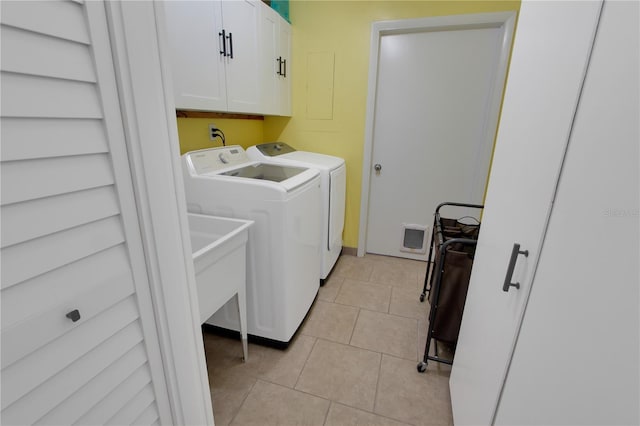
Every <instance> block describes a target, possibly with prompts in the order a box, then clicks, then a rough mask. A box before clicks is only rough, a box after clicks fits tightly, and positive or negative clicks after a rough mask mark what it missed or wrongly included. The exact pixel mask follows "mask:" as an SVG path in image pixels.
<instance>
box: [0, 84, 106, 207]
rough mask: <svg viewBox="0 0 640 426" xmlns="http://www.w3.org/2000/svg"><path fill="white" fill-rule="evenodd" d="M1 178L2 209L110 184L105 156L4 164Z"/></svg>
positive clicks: (0, 198)
mask: <svg viewBox="0 0 640 426" xmlns="http://www.w3.org/2000/svg"><path fill="white" fill-rule="evenodd" d="M3 84H4V83H3ZM3 143H4V141H3ZM0 176H1V177H2V193H1V194H0V203H1V204H2V205H7V204H12V203H18V202H21V201H28V200H34V199H37V198H43V197H49V196H52V195H58V194H65V193H67V192H74V191H80V190H83V189H89V188H96V187H99V186H106V185H111V184H113V171H112V169H111V164H110V163H109V157H108V155H106V154H96V155H78V156H74V157H61V158H47V159H41V160H28V161H10V162H5V163H3V164H2V170H0Z"/></svg>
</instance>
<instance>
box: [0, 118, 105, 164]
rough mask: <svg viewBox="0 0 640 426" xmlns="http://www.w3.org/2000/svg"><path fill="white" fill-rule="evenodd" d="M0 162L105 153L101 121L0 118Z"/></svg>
mask: <svg viewBox="0 0 640 426" xmlns="http://www.w3.org/2000/svg"><path fill="white" fill-rule="evenodd" d="M0 132H1V133H0V134H1V136H2V150H0V158H1V159H2V161H14V160H27V159H33V158H48V157H64V156H69V155H74V156H75V155H82V154H97V153H104V152H108V150H109V148H108V146H107V136H106V134H105V132H104V125H103V123H102V121H101V120H95V119H75V118H67V119H64V120H60V119H52V118H15V117H14V118H6V117H5V118H0Z"/></svg>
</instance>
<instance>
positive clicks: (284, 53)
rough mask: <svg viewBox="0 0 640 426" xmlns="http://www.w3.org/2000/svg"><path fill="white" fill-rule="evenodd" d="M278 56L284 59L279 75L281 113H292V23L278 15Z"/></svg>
mask: <svg viewBox="0 0 640 426" xmlns="http://www.w3.org/2000/svg"><path fill="white" fill-rule="evenodd" d="M278 18H279V21H280V25H279V26H278V35H279V43H278V57H279V58H281V61H282V72H281V73H280V74H279V77H278V92H277V98H278V100H279V114H278V115H291V65H292V64H291V24H289V23H288V22H287V21H285V20H284V18H282V17H281V16H280V15H278Z"/></svg>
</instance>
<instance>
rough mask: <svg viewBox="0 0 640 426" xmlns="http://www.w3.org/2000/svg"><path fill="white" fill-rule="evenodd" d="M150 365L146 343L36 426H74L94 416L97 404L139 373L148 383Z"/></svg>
mask: <svg viewBox="0 0 640 426" xmlns="http://www.w3.org/2000/svg"><path fill="white" fill-rule="evenodd" d="M146 362H147V357H146V353H145V349H144V347H143V345H142V343H138V344H137V345H136V346H135V347H134V348H133V349H131V350H130V351H129V352H127V353H126V354H125V355H123V356H122V357H121V358H119V359H117V360H116V361H115V362H114V363H113V364H111V365H109V366H108V367H107V368H105V369H104V370H103V371H102V372H100V374H98V375H97V376H96V377H94V378H93V379H92V380H91V381H90V382H89V383H87V384H86V385H84V386H83V387H81V388H80V389H78V390H77V391H76V392H75V393H74V394H73V395H71V396H70V397H69V398H67V399H65V400H64V401H63V402H62V403H60V405H58V406H57V407H55V408H54V409H53V410H51V411H50V412H49V413H47V414H46V415H45V416H44V417H42V418H40V419H38V421H37V422H36V424H39V425H43V426H49V425H71V424H73V423H74V422H76V421H78V419H79V418H80V417H82V416H83V415H85V414H86V413H87V412H90V411H91V410H92V409H93V407H94V406H95V405H96V404H98V403H99V402H100V401H102V400H103V399H104V398H105V397H106V396H107V395H109V393H110V392H112V391H113V390H114V389H115V388H117V387H118V386H119V385H120V384H121V383H122V382H124V381H125V380H127V378H129V377H130V376H132V375H133V374H134V373H136V370H138V369H140V371H141V372H140V374H141V376H143V377H144V379H143V380H147V381H148V380H149V372H148V371H147V369H146V368H144V364H145V363H146ZM141 367H143V368H141Z"/></svg>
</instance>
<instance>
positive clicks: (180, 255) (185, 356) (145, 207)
mask: <svg viewBox="0 0 640 426" xmlns="http://www.w3.org/2000/svg"><path fill="white" fill-rule="evenodd" d="M101 7H104V8H105V9H106V13H107V26H108V30H109V38H110V42H111V51H112V55H113V62H114V68H115V75H116V85H117V90H118V95H119V98H120V99H119V101H120V108H121V111H122V116H123V126H124V137H125V144H126V148H127V155H128V160H129V168H130V170H131V176H132V179H133V185H134V195H135V203H136V208H137V210H138V221H139V224H140V229H141V240H142V249H143V252H144V256H145V259H144V260H145V262H144V264H143V265H142V268H143V269H146V274H147V276H148V279H149V286H150V290H151V299H152V305H153V306H151V309H150V310H152V312H150V314H152V315H154V316H155V320H156V325H157V333H158V338H159V342H158V343H159V346H160V353H161V357H162V371H156V372H155V374H164V378H165V381H166V385H167V391H168V394H169V395H168V396H169V401H168V404H169V407H162V408H163V409H164V410H165V411H166V409H167V408H169V409H170V411H171V416H172V423H173V424H197V425H213V424H214V418H213V409H212V406H211V393H210V388H209V382H208V374H207V366H206V360H205V355H204V344H203V340H202V339H203V338H202V331H201V328H200V327H201V324H200V312H199V308H198V296H197V287H196V282H195V273H194V269H193V268H194V267H193V260H192V258H191V242H190V237H189V228H188V223H187V205H186V198H185V194H184V184H183V179H182V166H181V163H180V152H179V149H178V147H179V143H178V130H177V121H176V115H175V102H174V98H173V84H172V82H171V69H170V65H169V63H170V62H169V52H168V45H167V40H166V34H165V29H164V25H165V24H164V22H165V20H164V6H163V4H162V2H160V1H148V2H129V1H105V2H104V6H101ZM138 266H139V265H138ZM158 370H160V368H158Z"/></svg>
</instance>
